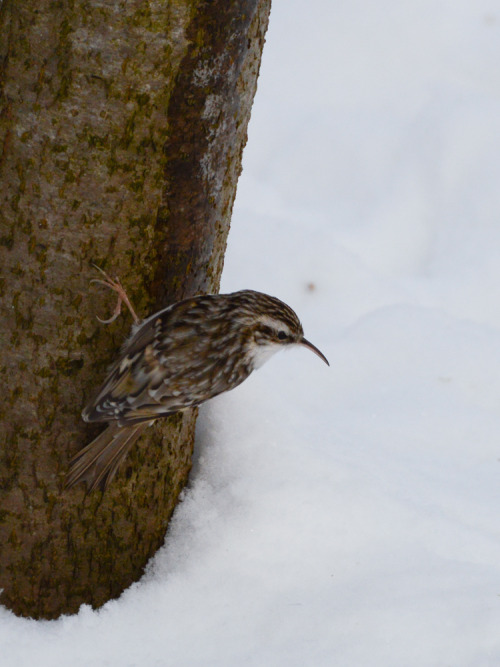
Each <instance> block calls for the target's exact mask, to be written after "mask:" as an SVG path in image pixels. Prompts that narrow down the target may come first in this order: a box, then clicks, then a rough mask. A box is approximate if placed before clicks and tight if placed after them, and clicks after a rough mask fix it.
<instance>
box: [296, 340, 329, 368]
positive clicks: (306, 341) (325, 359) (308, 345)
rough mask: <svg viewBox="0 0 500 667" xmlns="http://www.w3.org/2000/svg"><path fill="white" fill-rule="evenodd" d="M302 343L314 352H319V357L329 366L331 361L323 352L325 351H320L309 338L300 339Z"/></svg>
mask: <svg viewBox="0 0 500 667" xmlns="http://www.w3.org/2000/svg"><path fill="white" fill-rule="evenodd" d="M300 345H304V347H307V348H309V349H310V350H311V351H312V352H314V354H317V355H318V357H319V358H320V359H323V361H324V362H325V364H326V365H327V366H329V365H330V364H329V362H328V359H327V358H326V357H325V355H324V354H323V352H320V351H319V350H318V348H317V347H316V345H313V344H312V343H310V342H309V341H308V340H306V339H305V338H303V339H302V340H301V341H300Z"/></svg>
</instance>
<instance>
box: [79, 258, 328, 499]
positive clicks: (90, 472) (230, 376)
mask: <svg viewBox="0 0 500 667" xmlns="http://www.w3.org/2000/svg"><path fill="white" fill-rule="evenodd" d="M96 268H98V269H99V270H100V271H101V273H102V274H103V276H104V279H94V280H93V281H91V282H97V283H100V284H102V285H104V286H106V287H108V288H110V289H111V290H113V291H114V292H116V294H117V295H118V302H117V305H116V307H115V310H114V313H113V315H112V316H111V317H110V318H108V319H100V318H99V317H98V319H99V321H100V322H103V323H106V324H109V323H111V322H113V321H114V320H115V319H116V318H117V317H118V315H119V314H120V312H121V306H122V303H124V304H125V305H126V306H127V308H128V309H129V311H130V313H131V315H132V317H133V319H134V325H133V327H132V330H131V334H130V336H129V338H128V340H126V342H125V344H124V345H123V347H122V349H121V352H120V354H119V355H118V357H117V359H116V360H115V362H114V363H113V365H112V366H111V368H110V369H109V372H108V375H107V377H106V379H105V380H104V382H103V384H102V385H101V387H100V389H99V390H98V392H97V394H96V395H95V397H94V398H93V399H92V400H91V401H90V403H89V404H88V405H87V406H86V407H85V409H84V410H83V412H82V418H83V420H84V421H85V422H90V423H93V422H102V423H105V424H106V428H105V430H104V431H103V432H102V433H101V434H100V435H98V436H97V438H95V440H93V441H92V442H91V443H90V444H89V445H87V446H86V447H84V448H83V449H81V450H80V451H79V452H78V453H77V454H76V455H75V456H74V457H73V458H72V459H71V461H70V464H69V470H68V473H67V476H66V488H70V487H73V486H74V485H76V484H78V483H79V482H86V484H87V492H90V491H93V490H95V489H98V488H99V489H100V490H101V491H103V492H104V491H105V489H106V488H107V487H108V486H109V484H110V483H111V481H112V480H113V478H114V476H115V474H116V471H117V470H118V468H119V466H120V464H121V463H122V461H123V460H124V459H125V457H126V456H127V453H128V452H129V450H130V448H131V447H132V445H133V444H134V443H135V442H136V440H137V439H138V438H139V436H140V435H141V434H142V433H143V431H144V430H145V429H146V428H147V427H148V426H149V425H151V424H152V423H153V422H154V421H155V420H156V419H160V418H164V417H167V416H168V415H172V414H174V413H176V412H182V411H184V410H187V409H189V408H193V407H196V406H199V405H201V404H202V403H204V402H205V401H207V400H208V399H210V398H213V397H214V396H217V395H219V394H222V393H223V392H226V391H229V390H231V389H234V388H235V387H237V386H238V385H239V384H241V383H242V382H243V381H244V380H245V379H246V378H247V377H248V376H249V375H250V374H251V373H252V371H254V370H255V369H257V368H259V367H260V366H262V364H263V363H265V361H267V359H269V357H271V356H272V355H273V354H274V353H275V352H278V351H279V350H281V349H283V348H287V347H291V346H302V347H306V348H307V349H309V350H311V351H312V352H314V353H315V354H316V355H317V356H318V357H319V358H320V359H322V360H323V361H324V362H325V363H326V364H327V365H328V366H329V365H330V364H329V362H328V360H327V358H326V357H325V355H324V354H323V353H322V352H320V350H319V349H318V348H317V347H316V346H315V345H313V344H312V343H311V342H309V341H308V340H307V339H306V338H305V337H304V331H303V328H302V324H301V323H300V320H299V318H298V316H297V315H296V313H295V312H294V311H293V310H292V308H290V306H288V305H287V304H285V303H284V302H283V301H280V300H279V299H277V298H276V297H273V296H269V295H268V294H264V293H262V292H256V291H253V290H248V289H247V290H241V291H238V292H233V293H230V294H205V295H200V296H194V297H189V298H186V299H183V300H181V301H178V302H176V303H174V304H171V305H169V306H167V307H166V308H163V309H162V310H160V311H158V312H156V313H154V314H153V315H150V316H149V317H147V318H146V319H144V320H141V319H140V318H139V317H138V316H137V314H136V312H135V310H134V308H133V306H132V304H131V302H130V299H129V298H128V295H127V293H126V291H125V289H124V288H123V286H122V284H121V282H120V280H119V279H118V278H115V279H112V278H110V277H109V276H108V274H106V273H105V272H104V271H103V270H102V269H100V268H99V267H96Z"/></svg>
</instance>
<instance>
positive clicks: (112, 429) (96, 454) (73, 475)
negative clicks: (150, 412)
mask: <svg viewBox="0 0 500 667" xmlns="http://www.w3.org/2000/svg"><path fill="white" fill-rule="evenodd" d="M150 423H151V422H140V423H139V424H134V425H133V426H118V424H113V423H111V424H109V426H108V427H107V428H106V429H105V430H104V431H103V432H102V433H101V434H100V435H98V436H97V438H96V439H95V440H93V441H92V442H91V443H90V445H87V446H86V447H84V448H83V449H81V450H80V451H79V452H78V454H76V455H75V456H74V457H73V458H72V459H71V461H70V462H69V463H70V467H69V472H68V474H67V476H66V488H69V487H71V486H74V485H75V484H78V482H86V483H87V489H88V491H93V490H94V489H97V488H100V489H101V491H104V490H105V488H106V487H107V486H108V484H109V483H110V482H111V480H112V479H113V477H114V476H115V474H116V471H117V470H118V467H119V465H120V463H121V462H122V461H123V459H124V458H125V457H126V455H127V453H128V451H129V449H130V448H131V447H132V445H133V444H134V442H135V441H136V440H137V438H138V437H139V436H140V435H141V433H142V432H143V431H144V429H145V428H146V426H149V424H150Z"/></svg>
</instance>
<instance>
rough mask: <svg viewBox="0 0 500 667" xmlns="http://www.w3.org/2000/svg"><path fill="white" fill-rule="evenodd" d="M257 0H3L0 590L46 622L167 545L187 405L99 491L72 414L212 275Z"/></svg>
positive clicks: (262, 13) (253, 67)
mask: <svg viewBox="0 0 500 667" xmlns="http://www.w3.org/2000/svg"><path fill="white" fill-rule="evenodd" d="M268 13H269V0H240V1H238V2H231V3H228V2H227V1H224V0H214V1H213V2H207V1H201V0H191V1H190V2H189V1H187V0H183V1H182V0H175V1H174V0H172V1H171V2H163V1H160V0H140V1H139V0H138V1H137V2H124V1H123V0H104V1H103V0H87V1H83V0H72V1H71V2H62V1H57V0H56V1H53V0H36V2H35V0H26V1H25V2H23V3H16V2H15V1H14V0H4V1H3V3H2V4H1V5H0V93H1V98H0V103H1V106H0V201H1V205H0V296H1V301H0V343H1V348H0V379H1V382H0V420H1V422H0V438H1V439H0V588H2V589H3V593H2V596H1V597H0V601H1V602H2V603H3V604H5V605H7V606H8V607H9V608H11V609H13V610H14V611H15V612H16V613H19V614H24V615H28V616H35V617H45V618H53V617H55V616H57V615H59V614H60V613H63V612H66V613H68V612H72V611H75V610H76V609H77V608H78V606H79V605H80V604H81V603H83V602H86V603H90V604H93V605H94V606H98V605H100V604H103V603H104V602H105V601H106V600H108V599H110V598H111V597H114V596H116V595H118V594H119V593H120V592H121V591H122V590H123V589H124V588H125V587H126V586H128V585H129V584H130V583H131V582H132V581H135V580H136V579H137V578H138V577H139V576H140V574H141V572H142V570H143V568H144V565H145V563H146V562H147V560H148V558H149V557H150V556H151V555H152V554H153V553H154V552H155V550H156V549H157V548H158V546H159V545H160V544H161V542H162V540H163V538H164V534H165V529H166V525H167V523H168V519H169V517H170V515H171V513H172V511H173V508H174V506H175V502H176V500H177V497H178V495H179V492H180V490H181V489H182V487H183V485H184V484H185V482H186V479H187V475H188V472H189V468H190V465H191V452H192V445H193V436H194V419H195V416H194V414H193V413H187V414H185V415H174V416H173V417H171V418H169V419H168V420H165V421H164V422H163V423H161V424H157V425H155V426H154V427H153V428H151V429H148V433H147V435H146V436H144V437H143V438H142V440H141V441H140V442H139V444H138V446H136V447H135V448H134V450H133V451H132V452H131V454H130V456H129V458H128V459H127V462H126V464H125V465H124V466H123V469H122V470H121V471H120V473H119V475H118V476H117V478H116V482H115V483H114V484H113V485H112V487H111V488H110V489H109V490H108V492H107V493H106V494H105V495H104V496H101V494H100V493H95V494H91V495H88V496H85V494H84V489H83V487H80V488H77V489H75V490H72V491H70V492H65V491H64V489H63V483H64V476H65V472H66V469H67V462H68V458H69V457H70V456H71V455H72V454H74V453H75V451H77V449H79V448H80V447H81V446H83V445H84V444H86V443H87V442H88V441H89V439H90V438H92V437H93V436H94V435H95V434H96V432H95V431H94V429H92V428H89V427H86V426H85V425H84V424H83V423H82V422H81V420H80V417H79V414H80V411H81V409H82V407H83V405H84V404H85V402H86V401H87V400H88V398H89V396H90V394H91V393H92V391H93V389H94V388H95V385H96V384H97V383H98V382H99V381H100V380H102V378H103V374H104V373H105V370H106V367H107V365H108V363H109V362H110V361H111V360H112V358H113V354H114V353H116V349H117V348H118V347H119V345H120V344H121V343H122V341H123V339H124V337H125V336H126V334H127V330H128V328H129V326H130V320H127V318H126V317H124V318H121V319H120V321H118V322H117V323H115V324H113V325H112V326H110V327H103V326H101V325H100V324H99V323H98V322H97V321H96V319H95V315H96V314H100V315H103V313H105V312H106V309H107V308H108V309H109V307H110V297H109V295H107V294H105V293H104V291H102V292H101V291H98V290H97V289H96V290H92V289H89V286H88V283H89V279H91V278H92V277H94V275H95V274H94V273H93V269H92V263H94V262H95V263H97V264H99V265H100V266H102V267H103V268H105V269H107V270H109V271H111V272H113V273H118V274H119V275H120V278H121V279H122V281H123V283H124V285H125V287H126V288H127V290H128V292H129V294H130V296H131V298H132V300H133V302H134V304H135V305H136V306H137V309H138V310H139V312H140V313H142V314H143V315H146V314H148V313H149V312H151V310H152V309H153V308H158V307H161V306H163V305H166V304H168V303H169V302H171V301H173V300H175V299H178V298H180V297H182V296H185V295H190V294H194V293H199V292H212V291H217V290H218V285H219V279H220V273H221V270H222V262H223V255H224V249H225V244H226V238H227V233H228V229H229V220H230V215H231V210H232V204H233V200H234V195H235V190H236V182H237V178H238V175H239V172H240V169H241V153H242V149H243V146H244V143H245V140H246V127H247V123H248V119H249V114H250V108H251V102H252V99H253V95H254V93H255V87H256V80H257V73H258V68H259V63H260V56H261V51H262V46H263V39H264V34H265V30H266V27H267V18H268Z"/></svg>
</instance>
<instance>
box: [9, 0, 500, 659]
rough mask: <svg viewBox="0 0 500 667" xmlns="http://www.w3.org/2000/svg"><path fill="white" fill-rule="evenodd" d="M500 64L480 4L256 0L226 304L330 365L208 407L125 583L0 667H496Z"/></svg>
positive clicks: (266, 377) (485, 5)
mask: <svg viewBox="0 0 500 667" xmlns="http://www.w3.org/2000/svg"><path fill="white" fill-rule="evenodd" d="M499 58H500V5H499V4H498V2H495V0H489V1H488V2H486V1H484V0H453V2H451V0H439V1H438V2H435V1H433V2H431V1H430V0H403V1H401V0H399V1H396V0H382V1H381V2H379V3H370V2H369V1H368V0H354V1H351V2H349V3H347V2H340V1H338V0H337V1H336V2H332V0H308V1H307V2H306V1H305V0H275V2H274V6H273V10H272V16H271V25H270V29H269V33H268V39H267V44H266V47H265V51H264V60H263V65H262V72H261V78H260V80H259V89H258V93H257V98H256V101H255V105H254V111H253V116H252V121H251V127H250V135H249V143H248V146H247V148H246V151H245V162H244V165H245V168H244V173H243V176H242V178H241V181H240V186H239V191H238V197H237V202H236V206H235V211H234V217H233V224H232V231H231V234H230V239H229V248H228V253H227V258H226V265H225V272H224V278H223V286H222V287H223V290H224V291H233V290H236V289H240V288H246V287H249V288H253V289H257V290H261V291H265V292H269V293H270V294H273V295H275V296H278V297H279V298H281V299H283V300H284V301H286V302H287V303H289V304H290V305H291V306H292V307H293V308H294V309H295V310H296V311H297V312H298V314H299V316H300V317H301V319H302V322H303V324H304V329H305V333H306V336H307V338H309V339H310V340H311V341H312V342H313V343H314V344H315V345H317V346H318V347H319V348H320V349H321V350H322V352H324V353H325V355H326V356H327V357H328V359H329V361H330V364H331V367H330V368H328V367H327V366H326V365H325V364H323V363H322V362H321V361H320V360H319V359H318V358H317V357H316V356H314V355H313V354H311V353H310V351H308V350H305V349H295V350H290V351H287V352H286V353H281V354H279V355H276V356H275V357H273V359H272V360H271V361H269V362H268V363H267V364H266V365H265V366H264V367H263V368H262V369H261V370H259V371H258V372H257V373H255V374H254V375H253V376H252V377H251V378H250V379H249V380H248V381H247V382H245V383H244V384H243V385H241V387H239V388H238V389H236V390H235V391H233V392H231V393H229V394H227V395H226V396H221V397H219V398H217V399H215V400H214V401H212V402H211V403H210V404H208V405H207V406H206V407H205V408H204V409H203V410H202V414H201V417H200V420H199V425H198V434H197V447H196V460H195V466H194V469H193V474H192V476H191V482H190V486H189V488H188V489H187V490H186V492H185V497H184V500H183V502H182V503H181V504H180V505H179V507H178V509H177V511H176V513H175V516H174V519H173V521H172V524H171V526H170V528H169V532H168V535H167V539H166V542H165V546H164V547H163V548H162V549H161V551H160V552H159V553H158V554H157V556H156V557H155V558H154V559H153V561H152V562H151V563H150V566H149V568H148V571H147V573H146V575H145V576H144V577H143V579H142V580H141V581H140V582H138V583H137V584H136V585H134V586H132V587H131V588H130V589H129V590H127V591H126V592H125V593H124V594H123V595H122V596H121V598H120V599H119V600H115V601H112V602H110V603H108V604H107V605H105V607H104V608H102V609H101V610H99V611H93V610H91V609H90V608H89V607H83V608H82V609H81V610H80V612H79V613H78V614H77V615H75V616H72V617H65V618H61V619H59V620H58V621H52V622H36V621H32V620H26V619H19V618H16V617H14V616H13V615H12V614H11V613H10V612H8V611H6V610H5V609H2V610H0V646H1V658H0V662H1V664H2V665H6V666H8V667H17V666H25V665H26V666H27V665H30V666H31V665H33V664H36V665H38V666H39V667H58V666H63V665H64V666H65V667H66V666H67V665H72V666H73V667H79V666H80V665H81V666H83V665H85V666H88V665H96V666H101V665H102V666H105V665H106V666H110V667H115V666H116V667H122V666H130V667H131V666H140V667H159V666H175V667H195V666H203V667H206V666H217V667H234V666H240V665H247V666H253V667H261V666H263V665H265V666H268V665H271V666H273V667H281V666H283V667H285V666H286V667H295V666H297V667H304V666H307V667H309V666H314V667H329V666H331V665H336V667H401V666H403V665H404V667H413V666H414V667H447V666H449V667H472V666H474V667H476V666H479V667H487V666H491V667H498V665H500V521H499V515H500V463H499V459H500V438H499V435H498V434H499V432H500V414H499V407H498V406H499V398H500V374H499V372H498V366H499V363H498V362H499V358H500V354H499V353H500V261H499V248H500V224H499V220H498V218H499V212H500V186H499V183H500V121H499V119H500V77H499V73H498V62H499ZM495 360H496V361H495Z"/></svg>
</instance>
